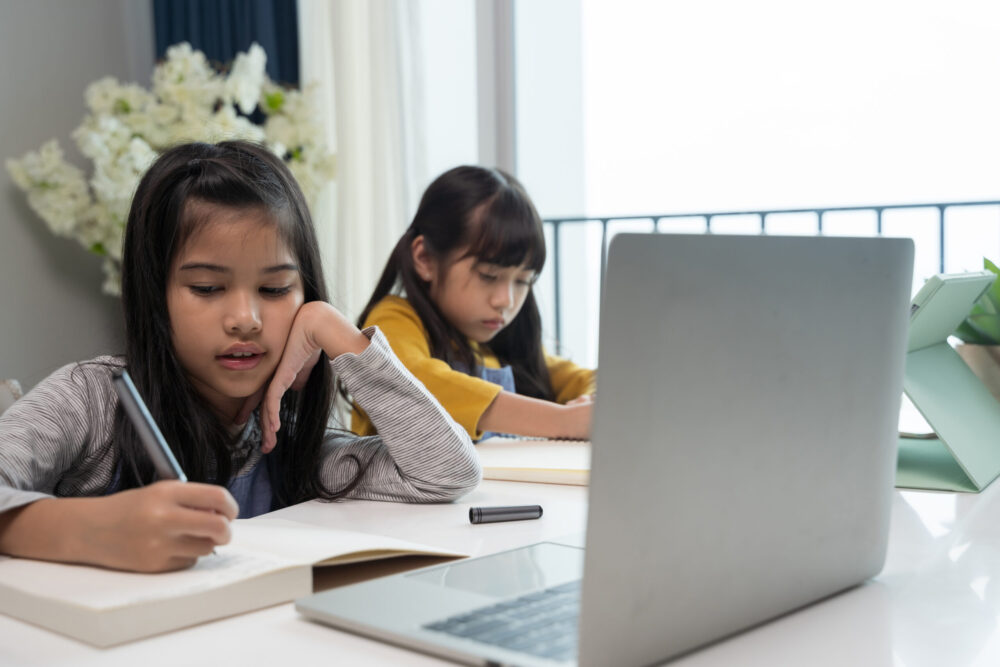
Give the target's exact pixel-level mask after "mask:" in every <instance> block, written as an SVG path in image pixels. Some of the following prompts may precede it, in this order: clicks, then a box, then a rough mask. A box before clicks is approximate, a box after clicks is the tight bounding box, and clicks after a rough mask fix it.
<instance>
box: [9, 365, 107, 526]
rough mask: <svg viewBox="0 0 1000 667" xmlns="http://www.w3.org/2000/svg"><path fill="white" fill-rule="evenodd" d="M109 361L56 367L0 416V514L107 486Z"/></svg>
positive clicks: (92, 491) (89, 492)
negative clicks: (104, 450)
mask: <svg viewBox="0 0 1000 667" xmlns="http://www.w3.org/2000/svg"><path fill="white" fill-rule="evenodd" d="M114 363H115V362H114V361H113V359H112V358H110V357H107V358H101V359H95V360H94V361H92V362H83V363H73V364H69V365H67V366H64V367H62V368H60V369H59V370H57V371H55V372H54V373H52V374H51V375H50V376H49V377H47V378H46V379H44V380H43V381H42V382H40V383H39V384H38V385H37V386H36V387H35V388H34V389H32V390H31V391H30V392H28V393H27V394H26V395H25V396H24V397H23V398H21V399H19V400H17V401H15V403H14V404H13V405H12V406H11V407H10V408H9V409H8V410H7V411H6V412H4V413H3V415H2V416H0V512H4V511H7V510H10V509H14V508H16V507H20V506H22V505H26V504H28V503H30V502H34V501H35V500H39V499H41V498H47V497H51V496H82V495H96V494H99V493H101V492H102V491H103V489H104V488H105V486H106V485H107V484H108V482H110V481H111V478H112V476H113V473H114V470H113V466H114V461H113V456H110V455H106V456H103V457H102V456H100V454H102V453H104V454H107V452H102V451H101V450H103V449H104V446H105V445H106V444H107V442H108V440H109V439H110V433H111V426H112V419H111V417H110V416H109V415H113V414H114V404H115V399H114V397H113V391H114V390H113V388H112V386H111V380H110V372H109V370H108V367H109V365H113V364H114Z"/></svg>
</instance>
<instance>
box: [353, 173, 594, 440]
mask: <svg viewBox="0 0 1000 667" xmlns="http://www.w3.org/2000/svg"><path fill="white" fill-rule="evenodd" d="M544 265H545V236H544V234H543V231H542V221H541V218H540V217H539V215H538V212H537V211H536V210H535V206H534V204H532V202H531V199H530V198H529V197H528V195H527V193H526V192H525V190H524V188H523V187H522V186H521V184H520V183H519V182H518V181H517V180H516V179H515V178H514V177H512V176H510V175H509V174H507V173H505V172H503V171H501V170H499V169H485V168H482V167H471V166H463V167H456V168H454V169H451V170H449V171H447V172H445V173H444V174H442V175H441V176H439V177H438V178H437V179H436V180H435V181H434V182H433V183H431V185H430V186H429V187H428V188H427V191H426V192H424V195H423V197H422V199H421V201H420V206H419V207H418V209H417V213H416V215H415V216H414V218H413V222H412V223H411V224H410V226H409V228H408V229H407V230H406V232H405V233H404V234H403V236H402V237H401V238H400V239H399V242H398V243H397V244H396V247H395V248H394V249H393V251H392V254H391V255H390V256H389V261H388V262H387V263H386V267H385V270H384V271H383V273H382V277H381V278H380V279H379V282H378V285H377V286H376V287H375V292H374V293H373V294H372V297H371V299H370V300H369V302H368V305H367V306H366V307H365V309H364V311H363V312H362V314H361V317H360V318H359V320H358V324H359V325H363V326H366V327H367V326H371V325H378V326H379V328H381V329H382V331H383V333H384V334H385V336H386V338H387V339H388V341H389V344H390V345H391V347H392V349H393V351H394V352H395V353H396V355H397V356H398V357H399V359H400V360H401V361H402V362H403V364H404V365H406V367H407V368H408V369H409V370H410V371H411V372H412V373H413V374H414V375H415V376H416V377H417V379H419V380H420V381H421V382H423V383H424V385H425V386H426V387H427V389H428V390H429V391H430V392H431V393H432V394H434V396H436V397H437V399H438V400H439V401H440V402H441V404H442V405H443V406H444V408H445V409H446V410H447V411H448V412H449V413H450V414H451V416H452V417H453V418H454V419H455V421H457V422H458V423H459V424H460V425H461V426H462V427H464V428H465V429H466V431H468V433H469V435H470V436H471V437H472V438H473V439H480V438H482V437H484V436H488V435H490V434H492V433H494V432H496V433H511V434H516V435H527V436H542V437H567V438H587V437H589V433H590V420H591V407H592V400H591V396H592V394H593V392H594V389H595V384H594V383H595V372H594V371H593V370H590V369H586V368H581V367H579V366H576V365H575V364H573V363H572V362H570V361H567V360H565V359H560V358H558V357H554V356H551V355H549V354H546V353H545V351H544V350H543V349H542V324H541V316H540V315H539V312H538V305H537V304H536V302H535V297H534V294H533V293H532V290H531V287H532V285H533V284H534V282H535V280H536V278H537V277H538V274H539V273H540V272H541V270H542V267H543V266H544ZM351 428H352V430H353V431H355V432H356V433H359V434H362V435H368V434H371V433H374V432H375V431H374V428H373V427H372V425H371V422H370V421H369V420H368V418H367V416H366V415H365V414H364V412H363V411H361V410H359V409H358V407H357V406H355V408H354V412H353V415H352V420H351Z"/></svg>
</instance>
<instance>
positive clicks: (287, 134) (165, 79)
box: [7, 43, 336, 294]
mask: <svg viewBox="0 0 1000 667" xmlns="http://www.w3.org/2000/svg"><path fill="white" fill-rule="evenodd" d="M266 64H267V55H266V54H265V53H264V50H263V49H262V48H261V47H260V46H259V45H257V44H253V45H251V47H250V49H249V50H248V51H247V53H241V54H239V55H237V57H236V59H235V61H234V62H233V65H232V68H231V70H230V73H229V75H228V76H226V77H223V76H222V75H220V74H218V73H216V72H215V71H214V70H213V69H212V68H211V67H210V66H209V63H208V60H207V59H206V58H205V55H204V54H203V53H201V52H200V51H195V50H194V49H192V48H191V45H190V44H186V43H184V44H177V45H175V46H172V47H170V48H169V49H167V57H166V59H165V60H164V61H163V62H162V63H160V64H158V65H157V66H156V69H155V70H154V72H153V82H152V90H146V89H145V88H142V87H141V86H138V85H135V84H123V83H120V82H119V81H118V80H117V79H115V78H114V77H104V78H102V79H98V80H97V81H95V82H93V83H92V84H90V85H89V86H88V87H87V89H86V92H85V93H84V98H85V101H86V105H87V109H88V113H87V114H86V115H85V116H84V118H83V121H82V122H81V123H80V125H79V127H77V128H76V129H75V130H74V131H73V133H72V137H73V140H74V141H75V142H76V145H77V147H78V148H79V149H80V152H81V153H82V154H83V155H84V157H86V158H88V159H89V160H90V161H91V162H92V165H93V170H92V173H91V175H90V178H89V179H88V178H87V177H86V175H85V174H84V172H83V171H82V170H81V169H79V168H77V167H75V166H73V165H71V164H69V163H68V162H66V160H65V159H64V158H63V153H62V150H61V149H60V148H59V144H58V142H56V140H54V139H53V140H51V141H48V142H46V143H45V144H44V145H43V146H42V147H41V148H40V149H39V150H37V151H32V152H29V153H27V154H25V155H24V156H23V157H21V158H20V159H17V160H7V170H8V171H9V172H10V174H11V177H12V179H13V180H14V183H15V184H16V185H17V186H18V187H19V188H21V189H22V190H24V191H25V192H26V193H27V194H28V204H29V205H30V206H31V208H32V209H33V210H34V211H35V212H36V213H37V214H38V215H39V216H40V217H41V218H42V219H43V220H44V221H45V222H46V223H47V224H48V225H49V227H50V228H51V229H52V231H53V232H55V233H56V234H59V235H61V236H68V237H70V238H75V239H76V240H77V241H78V242H79V243H80V244H81V245H83V246H84V247H85V248H87V249H88V250H90V251H91V252H93V253H95V254H97V255H100V256H102V257H104V274H105V282H104V285H103V289H104V291H105V292H107V293H108V294H119V293H120V291H121V276H120V267H121V250H122V236H123V233H124V230H125V223H126V219H127V217H128V211H129V207H130V205H131V201H132V196H133V195H134V193H135V189H136V187H137V185H138V183H139V181H140V180H141V178H142V175H143V174H144V173H145V171H146V169H148V168H149V165H150V164H151V163H152V162H153V161H154V160H155V159H156V156H157V155H158V154H159V153H160V152H162V151H163V150H165V149H166V148H168V147H170V146H172V145H174V144H177V143H181V142H185V141H206V142H217V141H221V140H223V139H246V140H248V141H254V142H260V143H263V144H265V145H266V146H268V147H269V148H270V150H272V151H274V153H275V154H276V155H278V156H280V157H281V158H283V159H284V160H285V162H286V163H287V164H288V166H289V169H290V170H291V172H292V174H294V175H295V177H296V179H297V180H298V181H299V184H300V186H301V188H302V191H303V193H304V194H305V195H306V198H307V199H308V200H310V201H311V200H312V199H313V198H315V197H316V196H317V195H318V193H319V191H320V190H321V189H322V188H323V186H324V185H326V184H327V183H328V182H330V181H331V180H332V179H333V177H334V173H335V170H336V160H335V157H334V156H333V154H332V153H330V152H329V151H328V150H327V148H326V145H325V143H324V140H323V137H322V133H321V130H320V126H319V124H318V123H317V119H316V112H315V108H316V107H315V104H314V103H313V100H312V89H311V88H307V89H306V90H305V91H303V92H300V91H296V90H286V89H284V88H281V87H279V86H277V85H275V84H274V83H272V82H271V81H270V80H269V79H268V78H267V75H266V74H265V65H266ZM258 105H260V108H261V109H262V110H263V111H264V113H265V114H267V121H266V122H265V124H264V126H263V127H262V126H259V125H255V124H254V123H252V122H251V121H250V120H249V119H248V118H247V117H246V116H245V115H242V114H249V113H252V112H253V111H254V109H256V108H257V106H258ZM238 112H241V113H238Z"/></svg>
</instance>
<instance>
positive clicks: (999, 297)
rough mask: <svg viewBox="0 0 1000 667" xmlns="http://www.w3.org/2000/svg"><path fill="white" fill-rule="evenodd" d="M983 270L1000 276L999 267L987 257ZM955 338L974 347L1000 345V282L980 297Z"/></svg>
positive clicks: (984, 259)
mask: <svg viewBox="0 0 1000 667" xmlns="http://www.w3.org/2000/svg"><path fill="white" fill-rule="evenodd" d="M983 268H984V269H985V270H987V271H992V272H993V273H996V274H997V275H1000V269H998V268H997V265H996V264H994V263H993V262H991V261H990V260H988V259H986V258H985V257H984V258H983ZM955 336H957V337H958V338H959V339H960V340H961V341H962V342H963V343H969V344H972V345H1000V280H996V281H995V282H994V283H993V286H992V287H990V288H989V289H988V290H987V291H986V293H985V294H983V296H982V297H980V299H979V301H977V302H976V304H975V305H974V306H973V307H972V312H970V313H969V315H968V316H967V317H966V318H965V321H963V322H962V324H961V325H960V326H959V327H958V330H957V331H956V332H955Z"/></svg>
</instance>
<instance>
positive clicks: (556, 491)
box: [0, 482, 1000, 667]
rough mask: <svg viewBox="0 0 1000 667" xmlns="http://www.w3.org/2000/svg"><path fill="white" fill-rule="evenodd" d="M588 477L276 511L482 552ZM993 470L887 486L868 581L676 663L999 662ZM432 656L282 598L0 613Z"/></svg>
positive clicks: (565, 528) (556, 526) (240, 648)
mask: <svg viewBox="0 0 1000 667" xmlns="http://www.w3.org/2000/svg"><path fill="white" fill-rule="evenodd" d="M531 502H538V503H540V504H541V505H542V506H543V507H544V508H545V515H544V516H543V517H542V518H541V519H540V520H538V521H522V522H515V523H506V524H486V525H479V526H473V525H470V524H469V522H468V508H469V507H470V506H472V505H516V504H525V503H531ZM585 514H586V489H585V488H583V487H570V486H555V485H543V484H514V483H510V482H484V483H483V485H482V486H481V487H480V488H479V489H478V490H477V491H475V492H474V493H472V494H470V495H469V496H467V497H466V498H464V499H463V502H461V503H456V504H454V505H400V504H393V503H374V502H344V503H335V504H322V503H314V502H313V503H305V504H303V505H299V506H296V507H291V508H288V509H285V510H281V511H280V512H279V513H276V515H277V516H283V517H285V518H288V519H293V520H297V521H303V522H307V523H313V524H317V525H328V526H336V527H339V528H347V529H351V530H358V531H370V532H376V533H386V534H392V535H397V536H399V537H401V538H404V539H411V540H415V541H423V542H427V543H430V544H435V545H440V546H443V547H450V548H453V549H457V550H462V551H466V552H471V553H472V554H473V555H481V554H487V553H492V552H495V551H500V550H502V549H506V548H510V547H514V546H518V545H521V544H529V543H532V542H536V541H539V540H544V539H546V538H552V537H556V536H560V535H565V534H568V533H574V532H579V531H582V530H583V529H584V527H585ZM995 577H998V578H1000V482H998V483H996V484H994V485H993V486H991V487H989V488H988V489H987V490H986V491H985V492H983V493H982V494H979V495H967V494H951V493H927V492H916V491H901V492H896V500H895V506H894V509H893V523H892V535H891V540H890V548H889V556H888V560H887V563H886V567H885V570H884V571H883V572H882V574H881V575H879V576H878V577H877V578H876V579H875V580H874V581H872V582H870V583H868V584H866V585H864V586H861V587H859V588H856V589H853V590H851V591H848V592H847V593H844V594H841V595H838V596H835V597H833V598H831V599H829V600H826V601H824V602H822V603H819V604H816V605H813V606H811V607H808V608H806V609H805V610H802V611H799V612H797V613H794V614H791V615H788V616H785V617H783V618H781V619H778V620H776V621H774V622H771V623H768V624H766V625H764V626H761V627H759V628H757V629H755V630H752V631H750V632H746V633H743V634H741V635H738V636H736V637H734V638H732V639H729V640H728V641H725V642H721V643H719V644H716V645H714V646H711V647H709V648H707V649H704V650H702V651H699V652H696V653H693V654H691V655H689V656H687V657H685V658H683V659H682V660H680V661H678V662H676V663H674V664H676V665H678V667H702V666H709V665H710V666H720V665H726V666H728V665H837V666H838V667H840V666H843V665H850V666H852V667H859V666H867V665H871V666H886V667H888V666H895V667H904V666H905V667H923V666H927V667H930V666H934V667H937V666H939V665H949V666H955V667H964V666H971V665H983V666H985V665H991V666H993V665H1000V623H998V619H1000V583H998V582H994V581H993V579H994V578H995ZM286 664H292V665H325V664H337V665H361V664H364V665H441V664H449V663H443V662H441V661H439V660H437V659H435V658H432V657H428V656H424V655H421V654H418V653H412V652H409V651H406V650H404V649H398V648H395V647H392V646H388V645H385V644H381V643H379V642H375V641H371V640H368V639H364V638H361V637H356V636H354V635H350V634H347V633H342V632H339V631H336V630H333V629H331V628H327V627H325V626H322V625H318V624H314V623H311V622H308V621H304V620H302V619H301V618H299V617H298V615H297V614H296V612H295V610H294V608H293V606H292V605H291V604H290V603H289V604H284V605H279V606H277V607H271V608H269V609H263V610H260V611H256V612H251V613H247V614H243V615H240V616H236V617H233V618H229V619H223V620H219V621H216V622H213V623H206V624H203V625H200V626H196V627H193V628H188V629H185V630H179V631H176V632H172V633H169V634H166V635H161V636H159V637H152V638H150V639H145V640H141V641H137V642H133V643H130V644H125V645H123V646H119V647H115V648H112V649H104V650H101V649H95V648H92V647H90V646H88V645H86V644H82V643H79V642H76V641H74V640H72V639H68V638H66V637H63V636H61V635H57V634H54V633H50V632H48V631H46V630H42V629H40V628H37V627H34V626H31V625H28V624H25V623H21V622H19V621H16V620H14V619H11V618H9V617H6V616H2V615H0V665H3V666H5V667H6V666H11V667H13V666H18V667H19V666H21V665H72V666H74V667H78V666H79V667H83V666H88V665H95V666H96V665H101V666H102V667H103V666H106V665H111V666H116V665H121V666H125V665H128V666H129V667H133V666H139V667H152V666H154V665H171V667H178V666H180V665H210V666H212V667H220V666H222V665H238V666H240V667H252V666H257V665H259V666H261V667H277V666H278V665H286Z"/></svg>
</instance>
